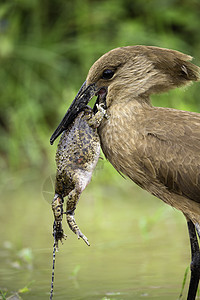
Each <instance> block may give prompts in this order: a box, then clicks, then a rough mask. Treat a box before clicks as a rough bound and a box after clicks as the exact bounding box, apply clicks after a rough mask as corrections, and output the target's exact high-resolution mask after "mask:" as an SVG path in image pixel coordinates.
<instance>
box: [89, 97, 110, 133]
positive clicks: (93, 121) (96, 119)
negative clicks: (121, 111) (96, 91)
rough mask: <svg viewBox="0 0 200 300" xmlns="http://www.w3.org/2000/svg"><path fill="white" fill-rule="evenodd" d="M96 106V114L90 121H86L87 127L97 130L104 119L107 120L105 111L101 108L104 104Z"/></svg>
mask: <svg viewBox="0 0 200 300" xmlns="http://www.w3.org/2000/svg"><path fill="white" fill-rule="evenodd" d="M96 106H97V109H98V111H97V113H96V114H95V115H94V116H93V117H92V118H91V119H90V120H88V125H89V126H91V127H94V128H98V127H99V126H100V124H101V121H102V120H103V118H104V117H105V118H108V115H107V114H106V110H105V109H104V108H103V106H104V104H103V103H101V104H96Z"/></svg>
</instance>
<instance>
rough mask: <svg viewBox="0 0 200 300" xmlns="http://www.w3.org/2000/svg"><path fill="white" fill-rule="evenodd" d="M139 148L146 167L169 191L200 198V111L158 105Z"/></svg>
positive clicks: (198, 200)
mask: <svg viewBox="0 0 200 300" xmlns="http://www.w3.org/2000/svg"><path fill="white" fill-rule="evenodd" d="M152 112H153V110H152ZM152 112H151V113H150V114H149V115H148V116H147V118H146V121H145V122H146V124H145V125H144V127H143V128H144V129H145V134H144V135H145V142H144V143H143V145H142V146H141V149H138V150H139V151H141V152H140V155H141V154H142V156H143V159H142V162H143V164H144V168H146V170H149V164H150V165H151V166H153V169H154V177H155V176H156V179H157V180H159V182H161V183H162V184H164V185H165V186H166V187H167V188H168V189H169V190H170V191H173V192H174V193H177V194H180V195H185V196H186V197H188V198H190V199H191V200H193V201H196V202H200V114H197V113H189V112H184V111H177V110H172V109H161V108H155V110H154V112H153V113H152Z"/></svg>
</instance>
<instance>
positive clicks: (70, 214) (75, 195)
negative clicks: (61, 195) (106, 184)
mask: <svg viewBox="0 0 200 300" xmlns="http://www.w3.org/2000/svg"><path fill="white" fill-rule="evenodd" d="M79 197H80V192H79V191H78V190H77V189H76V188H75V189H74V190H72V191H71V192H70V193H69V195H68V200H67V209H66V217H67V223H68V225H69V228H70V229H71V230H72V231H73V232H74V233H75V234H76V235H77V236H78V239H80V238H82V239H83V240H84V242H85V243H86V244H87V245H88V246H90V244H89V242H88V239H87V237H86V236H85V235H84V234H83V233H82V232H81V231H80V229H79V227H78V225H77V224H76V221H75V218H74V211H75V209H76V204H77V203H78V200H79Z"/></svg>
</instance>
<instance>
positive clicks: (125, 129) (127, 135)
mask: <svg viewBox="0 0 200 300" xmlns="http://www.w3.org/2000/svg"><path fill="white" fill-rule="evenodd" d="M107 113H108V118H107V119H104V120H103V121H102V123H101V125H100V127H99V130H98V133H99V136H100V140H101V147H102V150H103V152H104V154H105V156H106V158H107V159H108V160H109V161H110V163H111V164H112V165H113V166H114V167H115V169H116V170H117V171H118V172H122V173H123V174H125V175H127V176H129V177H131V178H132V180H134V181H135V182H137V183H138V184H140V182H139V178H138V176H140V173H141V172H140V156H139V153H138V146H139V145H141V144H142V140H143V132H142V130H141V129H142V128H141V126H140V123H141V120H142V118H144V114H145V112H144V111H143V110H142V109H141V108H138V107H134V106H130V105H128V104H125V105H113V106H112V107H111V108H109V109H108V110H107Z"/></svg>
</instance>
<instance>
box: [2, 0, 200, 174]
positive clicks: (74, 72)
mask: <svg viewBox="0 0 200 300" xmlns="http://www.w3.org/2000/svg"><path fill="white" fill-rule="evenodd" d="M199 14H200V2H199V0H134V1H132V0H101V1H100V0H96V1H94V0H84V1H81V0H73V1H71V0H68V1H65V0H51V1H47V0H43V1H40V0H15V1H14V0H9V1H1V3H0V64H1V67H0V89H1V97H0V107H1V110H0V154H1V158H0V165H1V169H2V172H1V176H4V177H5V174H11V173H12V172H16V171H19V170H24V169H29V168H31V169H32V170H33V169H34V170H37V171H41V170H45V169H47V168H48V167H49V163H50V164H52V160H53V156H52V152H51V151H55V147H54V148H51V147H50V144H49V138H50V136H51V134H52V132H53V130H54V129H55V128H56V126H57V125H58V123H59V121H60V120H61V118H62V116H63V115H64V113H65V111H66V109H67V107H68V105H69V104H70V102H71V101H72V100H73V97H74V96H75V94H76V92H77V91H78V89H79V87H80V85H81V84H82V83H83V81H84V80H85V78H86V75H87V72H88V69H89V68H90V66H91V65H92V63H93V62H94V61H95V60H96V59H97V58H98V57H100V56H101V55H102V54H103V53H105V52H107V51H109V50H110V49H112V48H115V47H119V46H126V45H135V44H145V45H155V46H160V47H167V48H172V49H176V50H180V51H182V52H185V53H188V54H190V55H192V56H194V57H196V58H197V59H196V60H195V63H197V64H198V61H199V62H200V35H199V24H200V19H199ZM198 96H199V86H198V84H196V85H194V86H193V87H191V88H190V91H189V92H187V93H185V92H183V91H173V92H172V93H171V92H170V93H169V94H167V95H161V96H159V97H154V103H155V104H156V105H160V106H162V105H169V106H175V107H177V108H182V109H188V110H196V111H200V104H199V102H198V98H199V97H198ZM177 99H178V101H177ZM52 149H53V150H52ZM5 172H6V173H5Z"/></svg>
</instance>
